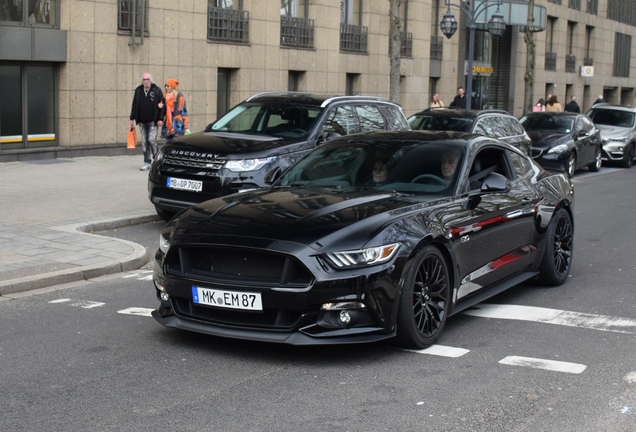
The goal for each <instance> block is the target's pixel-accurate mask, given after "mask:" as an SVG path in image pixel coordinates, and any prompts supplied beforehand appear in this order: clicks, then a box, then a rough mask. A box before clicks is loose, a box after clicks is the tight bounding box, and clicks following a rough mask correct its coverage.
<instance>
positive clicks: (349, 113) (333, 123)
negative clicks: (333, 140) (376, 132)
mask: <svg viewBox="0 0 636 432" xmlns="http://www.w3.org/2000/svg"><path fill="white" fill-rule="evenodd" d="M322 132H323V135H326V134H327V133H330V132H333V133H337V134H338V135H349V134H352V133H355V132H356V123H355V120H354V118H353V109H352V108H351V107H350V106H349V105H343V106H339V107H336V108H335V109H334V110H333V111H331V112H330V113H329V114H328V115H327V120H326V121H325V124H324V126H323V128H322Z"/></svg>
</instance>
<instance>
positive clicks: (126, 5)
mask: <svg viewBox="0 0 636 432" xmlns="http://www.w3.org/2000/svg"><path fill="white" fill-rule="evenodd" d="M133 22H134V23H135V25H134V27H135V29H136V30H137V33H140V31H139V29H140V28H141V27H142V23H143V28H144V30H148V2H147V1H141V0H137V1H135V0H119V19H118V23H117V26H118V28H119V29H120V30H132V28H133Z"/></svg>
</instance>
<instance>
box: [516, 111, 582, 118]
mask: <svg viewBox="0 0 636 432" xmlns="http://www.w3.org/2000/svg"><path fill="white" fill-rule="evenodd" d="M539 116H555V117H578V116H585V114H583V113H575V112H560V111H541V112H532V113H528V114H526V115H525V116H524V117H539Z"/></svg>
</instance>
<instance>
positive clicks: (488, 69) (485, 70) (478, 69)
mask: <svg viewBox="0 0 636 432" xmlns="http://www.w3.org/2000/svg"><path fill="white" fill-rule="evenodd" d="M473 73H487V74H491V73H492V68H491V67H486V66H473Z"/></svg>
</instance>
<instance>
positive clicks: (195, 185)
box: [166, 177, 203, 192]
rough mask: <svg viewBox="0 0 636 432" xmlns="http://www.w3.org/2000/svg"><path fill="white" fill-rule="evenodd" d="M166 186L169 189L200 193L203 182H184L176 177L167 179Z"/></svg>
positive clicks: (184, 180)
mask: <svg viewBox="0 0 636 432" xmlns="http://www.w3.org/2000/svg"><path fill="white" fill-rule="evenodd" d="M166 186H168V187H169V188H171V189H180V190H187V191H194V192H201V191H202V190H203V182H200V181H197V180H186V179H180V178H176V177H168V180H167V181H166Z"/></svg>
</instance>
